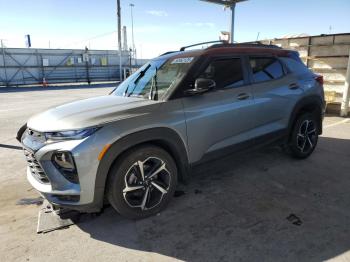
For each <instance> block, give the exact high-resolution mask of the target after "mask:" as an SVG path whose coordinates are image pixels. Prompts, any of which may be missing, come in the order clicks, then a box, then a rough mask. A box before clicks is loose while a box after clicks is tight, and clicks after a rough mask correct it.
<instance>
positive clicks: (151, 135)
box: [93, 127, 189, 209]
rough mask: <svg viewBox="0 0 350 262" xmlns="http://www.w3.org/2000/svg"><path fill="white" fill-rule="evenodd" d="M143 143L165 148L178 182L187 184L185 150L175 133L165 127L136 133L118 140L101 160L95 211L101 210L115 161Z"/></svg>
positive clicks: (96, 187) (187, 167) (94, 202)
mask: <svg viewBox="0 0 350 262" xmlns="http://www.w3.org/2000/svg"><path fill="white" fill-rule="evenodd" d="M143 143H153V144H155V145H159V146H160V147H163V148H165V149H166V150H167V151H168V152H169V153H170V155H172V156H173V158H174V160H175V163H176V165H177V168H178V171H179V178H180V180H181V181H182V182H185V183H186V182H187V180H188V173H189V162H188V156H187V150H186V147H185V145H184V142H183V141H182V139H181V137H180V136H179V135H178V134H177V132H175V131H174V130H172V129H170V128H166V127H158V128H151V129H147V130H143V131H138V132H136V133H132V134H129V135H126V136H124V137H122V138H120V139H118V140H117V141H116V142H115V143H114V144H112V146H111V147H110V148H109V149H108V151H107V152H106V154H105V155H104V157H103V158H102V159H101V161H100V164H99V166H98V169H97V174H96V181H95V194H94V201H93V206H94V207H96V209H101V208H102V206H103V200H104V193H105V186H106V180H107V177H108V172H109V170H110V168H111V166H112V165H113V163H114V162H115V160H116V159H117V158H118V157H119V156H121V154H122V153H123V152H125V151H126V150H128V149H130V148H132V147H134V146H137V145H140V144H143Z"/></svg>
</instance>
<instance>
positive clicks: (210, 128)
mask: <svg viewBox="0 0 350 262" xmlns="http://www.w3.org/2000/svg"><path fill="white" fill-rule="evenodd" d="M324 105H325V104H324V94H323V78H322V76H319V75H315V74H314V73H313V72H311V71H310V70H309V69H308V68H307V67H306V66H305V65H304V64H303V63H302V61H301V59H300V58H299V54H298V53H297V52H295V51H291V50H284V49H281V48H279V47H277V46H269V45H261V44H233V45H232V44H223V43H221V44H216V45H212V46H211V47H209V48H207V49H201V50H190V51H186V50H185V48H182V49H181V51H179V52H168V53H166V54H164V55H161V56H159V57H157V58H155V59H153V60H151V61H150V62H149V63H147V64H145V65H144V66H143V67H141V68H140V69H139V70H138V71H137V72H136V73H134V74H132V75H131V76H130V77H129V78H127V79H126V80H125V81H124V82H122V83H121V84H120V85H119V86H118V87H117V88H116V89H115V90H114V91H112V92H111V93H110V94H109V95H106V96H101V97H95V98H91V99H86V100H82V101H77V102H73V103H69V104H65V105H62V106H58V107H55V108H53V109H51V110H48V111H46V112H43V113H41V114H39V115H36V116H34V117H32V118H31V119H30V120H29V121H28V123H27V124H26V125H25V126H24V127H22V128H21V129H20V131H19V132H18V139H19V140H20V141H21V143H22V144H23V148H24V153H25V156H26V160H27V162H28V169H27V177H28V180H29V182H30V183H31V184H32V186H33V187H34V188H35V189H36V190H38V191H39V192H40V193H41V195H42V196H44V197H45V198H46V199H48V201H49V202H51V203H52V204H53V205H55V206H58V207H66V208H71V209H75V210H79V211H82V212H98V211H99V210H100V209H101V208H102V206H103V204H104V203H105V202H106V201H108V202H109V203H110V204H111V205H112V206H113V207H114V208H115V209H116V210H117V211H118V212H119V213H120V214H121V215H123V216H125V217H128V218H132V219H137V218H143V217H146V216H150V215H153V214H155V213H157V212H159V211H160V210H162V209H163V208H164V207H165V206H166V205H167V203H168V202H169V201H170V199H171V198H172V196H173V194H174V191H175V187H176V184H177V182H178V181H186V180H187V179H188V176H189V173H190V170H191V167H192V166H193V165H195V164H197V163H200V162H203V161H207V160H208V159H211V158H214V157H221V156H224V155H227V154H229V153H232V152H234V151H237V150H241V149H243V148H246V147H249V146H251V145H257V144H267V143H271V142H277V143H279V144H280V145H283V146H284V148H285V149H286V150H287V151H288V152H289V153H290V154H291V155H292V156H294V157H296V158H306V157H308V156H309V155H310V154H311V153H312V152H313V150H314V149H315V147H316V144H317V140H318V136H319V134H321V133H322V120H323V114H324Z"/></svg>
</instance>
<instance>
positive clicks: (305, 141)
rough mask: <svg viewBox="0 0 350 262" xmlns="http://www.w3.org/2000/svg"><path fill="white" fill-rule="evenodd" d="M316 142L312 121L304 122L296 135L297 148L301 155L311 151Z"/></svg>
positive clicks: (314, 127)
mask: <svg viewBox="0 0 350 262" xmlns="http://www.w3.org/2000/svg"><path fill="white" fill-rule="evenodd" d="M316 140H317V133H316V126H315V123H314V121H312V120H304V121H303V122H302V123H301V125H300V127H299V132H298V134H297V147H298V149H299V150H300V152H302V153H307V152H309V151H310V150H312V149H313V148H314V147H315V145H316V142H317V141H316Z"/></svg>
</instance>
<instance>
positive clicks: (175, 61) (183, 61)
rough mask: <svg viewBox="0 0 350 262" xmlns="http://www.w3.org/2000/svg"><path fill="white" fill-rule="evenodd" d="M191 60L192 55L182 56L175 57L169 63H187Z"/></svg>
mask: <svg viewBox="0 0 350 262" xmlns="http://www.w3.org/2000/svg"><path fill="white" fill-rule="evenodd" d="M192 60H193V57H182V58H176V59H174V60H173V61H172V62H171V63H172V64H189V63H191V62H192Z"/></svg>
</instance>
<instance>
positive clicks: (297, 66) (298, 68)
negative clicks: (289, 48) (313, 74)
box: [281, 57, 310, 74]
mask: <svg viewBox="0 0 350 262" xmlns="http://www.w3.org/2000/svg"><path fill="white" fill-rule="evenodd" d="M281 60H282V61H283V62H284V63H285V64H286V65H287V67H288V69H289V70H290V71H292V72H294V73H297V74H306V73H310V70H309V69H308V68H307V67H306V65H304V64H303V63H301V62H298V61H296V60H294V59H292V58H289V57H281Z"/></svg>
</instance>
